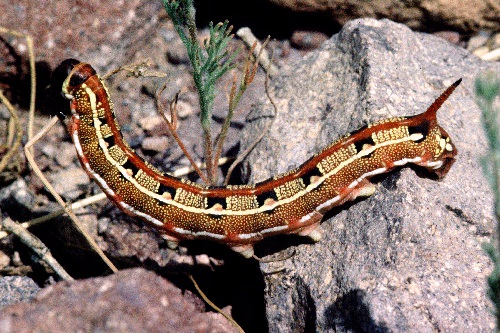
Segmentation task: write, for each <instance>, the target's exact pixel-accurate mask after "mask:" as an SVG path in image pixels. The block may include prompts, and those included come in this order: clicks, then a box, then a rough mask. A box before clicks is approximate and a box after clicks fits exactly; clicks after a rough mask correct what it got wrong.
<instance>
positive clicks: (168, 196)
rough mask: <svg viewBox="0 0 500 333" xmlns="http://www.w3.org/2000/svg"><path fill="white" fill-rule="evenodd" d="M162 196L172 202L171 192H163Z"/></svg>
mask: <svg viewBox="0 0 500 333" xmlns="http://www.w3.org/2000/svg"><path fill="white" fill-rule="evenodd" d="M161 196H162V197H164V198H165V199H167V200H172V194H170V193H169V192H163V193H162V195H161Z"/></svg>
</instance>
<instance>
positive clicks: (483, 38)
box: [467, 31, 491, 52]
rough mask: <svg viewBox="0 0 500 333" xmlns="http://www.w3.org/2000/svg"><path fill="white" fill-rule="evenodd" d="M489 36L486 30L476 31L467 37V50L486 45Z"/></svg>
mask: <svg viewBox="0 0 500 333" xmlns="http://www.w3.org/2000/svg"><path fill="white" fill-rule="evenodd" d="M490 36H491V34H490V33H488V32H486V31H480V32H478V33H477V35H475V36H473V37H471V39H469V42H468V43H467V50H469V51H471V52H472V51H474V50H476V49H478V48H479V47H481V46H484V45H486V43H487V42H488V39H489V38H490Z"/></svg>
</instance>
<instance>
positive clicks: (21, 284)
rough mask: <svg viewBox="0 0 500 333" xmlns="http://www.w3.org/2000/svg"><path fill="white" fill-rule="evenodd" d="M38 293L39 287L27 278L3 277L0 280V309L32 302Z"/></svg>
mask: <svg viewBox="0 0 500 333" xmlns="http://www.w3.org/2000/svg"><path fill="white" fill-rule="evenodd" d="M39 291H40V287H38V285H37V284H36V283H35V281H33V280H32V279H31V278H29V277H27V276H4V277H2V278H0V308H1V307H2V306H6V305H10V304H15V303H19V302H22V301H29V300H32V299H33V298H34V297H35V296H36V294H37V293H38V292H39Z"/></svg>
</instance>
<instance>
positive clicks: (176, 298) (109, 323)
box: [0, 269, 236, 333]
mask: <svg viewBox="0 0 500 333" xmlns="http://www.w3.org/2000/svg"><path fill="white" fill-rule="evenodd" d="M200 304H201V308H202V309H203V303H200V302H199V301H198V302H197V301H196V300H193V297H192V296H191V297H189V296H187V295H183V294H182V293H181V291H180V290H179V289H177V288H176V287H175V286H174V285H172V284H171V283H170V282H168V281H166V280H165V279H163V278H161V277H159V276H157V275H155V274H154V273H152V272H149V271H146V270H143V269H133V270H124V271H120V272H119V273H117V274H114V275H112V276H108V277H104V278H94V279H87V280H83V281H75V282H71V283H68V282H60V283H57V284H55V285H53V286H51V287H48V288H45V289H44V290H43V291H42V292H41V293H39V294H38V295H37V297H36V298H35V300H34V301H33V302H31V303H26V302H24V303H19V304H16V305H13V306H8V307H5V308H3V309H2V312H1V313H0V332H5V333H16V332H34V331H35V332H40V333H43V332H47V333H48V332H51V333H56V332H108V333H111V332H120V333H122V332H177V333H181V332H220V333H223V332H236V330H235V329H234V327H232V326H231V325H230V324H229V322H228V321H227V320H226V319H225V318H224V317H223V316H222V315H220V314H215V313H204V312H202V311H201V310H200ZM33 328H36V330H33Z"/></svg>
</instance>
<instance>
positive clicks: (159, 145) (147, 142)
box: [142, 136, 168, 152]
mask: <svg viewBox="0 0 500 333" xmlns="http://www.w3.org/2000/svg"><path fill="white" fill-rule="evenodd" d="M167 148H168V138H166V137H164V136H162V137H157V136H155V137H149V138H145V139H144V140H142V149H144V150H149V151H154V152H164V151H165V150H167Z"/></svg>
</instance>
